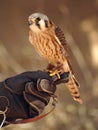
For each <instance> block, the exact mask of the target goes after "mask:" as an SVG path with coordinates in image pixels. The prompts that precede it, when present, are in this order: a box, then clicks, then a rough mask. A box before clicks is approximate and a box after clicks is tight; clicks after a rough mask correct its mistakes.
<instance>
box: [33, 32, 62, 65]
mask: <svg viewBox="0 0 98 130" xmlns="http://www.w3.org/2000/svg"><path fill="white" fill-rule="evenodd" d="M32 42H33V45H34V47H35V48H36V50H37V52H38V53H39V54H40V56H42V57H44V58H45V59H47V60H48V62H50V63H53V64H55V63H57V62H59V61H60V60H61V59H62V58H61V57H62V56H61V50H60V46H59V44H58V43H57V42H56V40H55V39H54V38H53V37H51V36H49V35H46V34H44V35H33V38H32Z"/></svg>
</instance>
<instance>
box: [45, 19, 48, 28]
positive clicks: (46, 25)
mask: <svg viewBox="0 0 98 130" xmlns="http://www.w3.org/2000/svg"><path fill="white" fill-rule="evenodd" d="M45 27H46V28H48V21H47V20H45Z"/></svg>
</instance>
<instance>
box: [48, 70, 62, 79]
mask: <svg viewBox="0 0 98 130" xmlns="http://www.w3.org/2000/svg"><path fill="white" fill-rule="evenodd" d="M49 72H50V76H54V75H57V77H58V79H60V74H59V71H58V70H54V71H53V70H50V71H49Z"/></svg>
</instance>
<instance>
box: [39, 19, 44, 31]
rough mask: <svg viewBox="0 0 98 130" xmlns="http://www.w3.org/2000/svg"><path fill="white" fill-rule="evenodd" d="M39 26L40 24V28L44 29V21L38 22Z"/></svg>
mask: <svg viewBox="0 0 98 130" xmlns="http://www.w3.org/2000/svg"><path fill="white" fill-rule="evenodd" d="M39 24H40V27H41V28H42V29H44V28H45V21H44V20H40V21H39Z"/></svg>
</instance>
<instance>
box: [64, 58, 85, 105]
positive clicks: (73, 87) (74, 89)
mask: <svg viewBox="0 0 98 130" xmlns="http://www.w3.org/2000/svg"><path fill="white" fill-rule="evenodd" d="M63 69H64V71H65V72H66V71H69V72H70V75H69V81H68V82H67V83H66V87H67V88H68V90H69V92H70V94H71V95H72V97H73V99H74V100H75V101H77V102H78V103H80V104H83V101H82V99H81V97H80V92H79V89H78V88H79V87H80V85H79V83H78V81H77V80H76V78H75V77H74V73H73V70H72V68H71V65H70V62H69V61H68V60H67V61H65V62H64V66H63Z"/></svg>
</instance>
